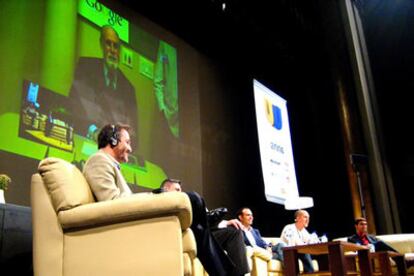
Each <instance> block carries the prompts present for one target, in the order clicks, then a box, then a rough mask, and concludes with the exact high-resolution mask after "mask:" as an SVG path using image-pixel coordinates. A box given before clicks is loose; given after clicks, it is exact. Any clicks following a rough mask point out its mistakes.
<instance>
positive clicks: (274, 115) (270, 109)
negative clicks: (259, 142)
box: [264, 98, 282, 130]
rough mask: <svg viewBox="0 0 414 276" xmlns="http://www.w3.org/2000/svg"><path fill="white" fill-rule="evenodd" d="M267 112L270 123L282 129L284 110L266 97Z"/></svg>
mask: <svg viewBox="0 0 414 276" xmlns="http://www.w3.org/2000/svg"><path fill="white" fill-rule="evenodd" d="M264 104H265V112H266V118H267V120H268V121H269V123H270V124H271V125H272V126H273V127H274V128H276V129H277V130H281V129H282V110H281V109H280V108H279V107H277V106H275V105H273V104H272V103H271V102H270V101H269V100H268V99H266V98H265V100H264Z"/></svg>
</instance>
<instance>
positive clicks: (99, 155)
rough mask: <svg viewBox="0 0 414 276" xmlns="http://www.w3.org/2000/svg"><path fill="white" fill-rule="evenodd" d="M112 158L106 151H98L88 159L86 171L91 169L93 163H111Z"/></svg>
mask: <svg viewBox="0 0 414 276" xmlns="http://www.w3.org/2000/svg"><path fill="white" fill-rule="evenodd" d="M110 162H111V160H110V159H109V158H108V157H107V156H106V155H105V153H103V152H101V151H98V152H96V153H94V154H93V155H91V156H90V157H89V158H88V160H86V163H85V166H84V171H85V170H87V169H89V168H90V167H91V165H94V164H96V163H102V164H103V163H110Z"/></svg>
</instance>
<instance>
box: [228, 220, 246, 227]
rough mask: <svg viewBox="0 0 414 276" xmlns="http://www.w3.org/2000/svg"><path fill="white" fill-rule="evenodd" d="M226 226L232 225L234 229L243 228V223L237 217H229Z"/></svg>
mask: <svg viewBox="0 0 414 276" xmlns="http://www.w3.org/2000/svg"><path fill="white" fill-rule="evenodd" d="M227 226H233V227H234V228H236V229H243V224H241V222H240V221H239V220H238V219H231V220H228V221H227Z"/></svg>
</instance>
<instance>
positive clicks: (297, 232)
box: [280, 210, 318, 272]
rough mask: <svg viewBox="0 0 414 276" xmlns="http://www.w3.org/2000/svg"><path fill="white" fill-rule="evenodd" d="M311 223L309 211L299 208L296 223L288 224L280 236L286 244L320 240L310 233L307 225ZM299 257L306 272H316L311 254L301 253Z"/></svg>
mask: <svg viewBox="0 0 414 276" xmlns="http://www.w3.org/2000/svg"><path fill="white" fill-rule="evenodd" d="M308 224H309V213H308V212H307V211H305V210H297V211H296V212H295V223H291V224H288V225H286V226H285V227H284V228H283V230H282V234H281V235H280V238H281V239H282V241H283V242H284V243H285V244H286V246H295V245H303V244H309V243H315V242H318V241H317V240H316V239H315V238H314V237H313V236H312V235H311V234H309V232H308V230H306V227H308ZM299 259H301V260H302V263H303V270H304V271H305V272H314V268H313V265H312V258H311V256H310V255H309V254H299Z"/></svg>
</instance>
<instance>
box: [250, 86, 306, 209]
mask: <svg viewBox="0 0 414 276" xmlns="http://www.w3.org/2000/svg"><path fill="white" fill-rule="evenodd" d="M253 86H254V99H255V106H256V119H257V131H258V135H259V149H260V157H261V164H262V172H263V180H264V185H265V195H266V199H267V200H268V201H270V202H274V203H278V204H285V201H286V200H287V199H291V198H299V192H298V186H297V182H296V172H295V164H294V160H293V151H292V142H291V138H290V128H289V117H288V111H287V105H286V100H284V99H283V98H281V97H280V96H278V95H277V94H275V93H274V92H273V91H271V90H269V89H268V88H267V87H265V86H264V85H263V84H261V83H260V82H258V81H257V80H254V81H253Z"/></svg>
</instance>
